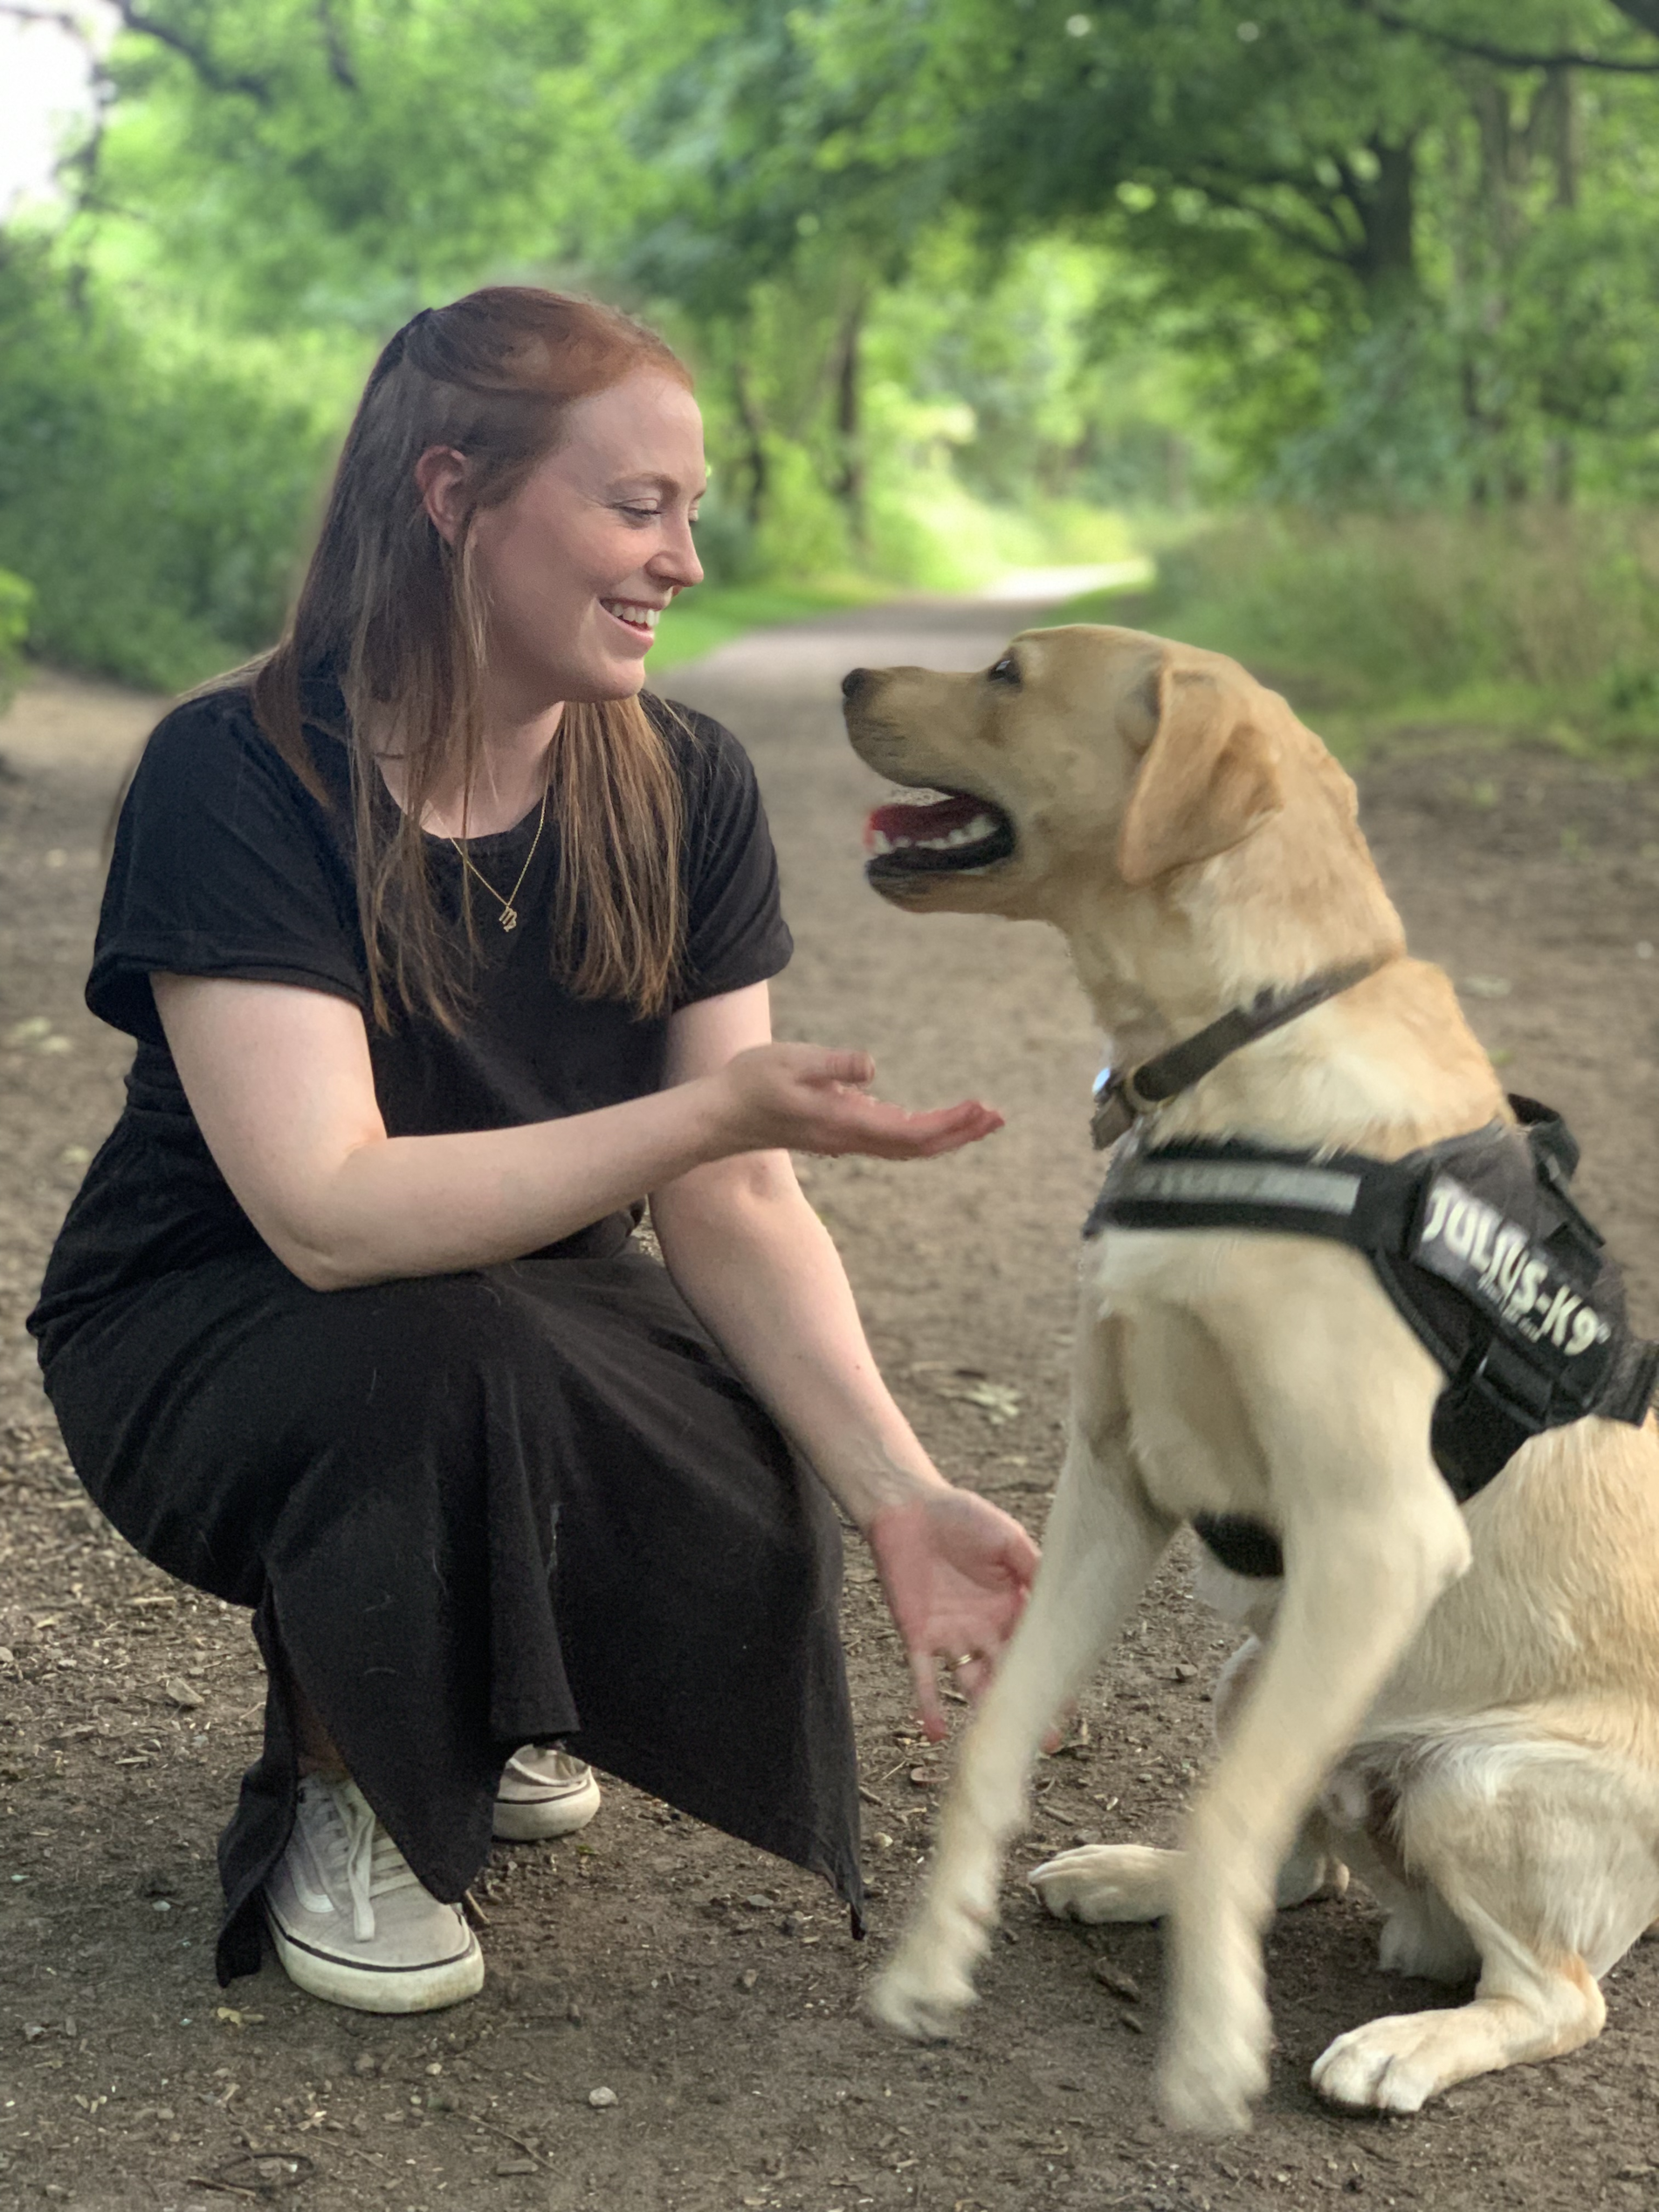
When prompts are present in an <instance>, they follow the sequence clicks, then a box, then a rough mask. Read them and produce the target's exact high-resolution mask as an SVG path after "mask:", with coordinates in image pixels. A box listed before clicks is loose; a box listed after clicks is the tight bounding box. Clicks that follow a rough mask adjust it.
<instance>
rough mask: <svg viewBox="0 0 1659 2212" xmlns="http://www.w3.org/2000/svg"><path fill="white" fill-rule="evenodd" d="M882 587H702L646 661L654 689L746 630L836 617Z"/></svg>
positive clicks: (678, 609) (662, 627)
mask: <svg viewBox="0 0 1659 2212" xmlns="http://www.w3.org/2000/svg"><path fill="white" fill-rule="evenodd" d="M878 589H879V587H878V586H876V585H874V584H871V583H869V582H864V581H861V580H860V579H857V578H856V577H849V578H847V579H846V580H844V581H843V582H841V583H839V584H836V583H821V584H815V585H811V586H794V585H789V584H727V585H721V584H699V586H698V588H697V589H696V591H695V592H693V593H692V596H691V597H690V598H687V599H677V600H676V601H675V602H674V603H673V605H672V606H671V607H670V608H669V610H667V612H666V613H665V614H664V617H663V618H662V621H661V623H660V624H658V626H657V643H656V644H654V645H653V646H652V647H651V657H650V658H649V660H648V661H647V662H646V664H645V666H646V673H647V675H648V676H649V678H650V679H651V682H652V683H653V684H656V683H657V682H658V681H659V680H660V679H661V678H662V676H663V674H664V672H665V671H666V670H668V669H671V668H676V667H678V665H679V664H680V662H681V661H685V660H695V659H696V658H697V657H698V656H699V653H710V652H712V651H714V648H715V647H716V646H717V645H725V644H730V643H731V641H732V639H733V637H742V636H743V634H744V632H745V631H750V630H764V629H768V628H769V627H770V626H771V625H772V624H775V623H782V622H803V621H805V620H806V619H807V618H808V617H809V616H812V615H824V614H833V613H834V612H835V611H836V609H837V608H841V607H856V606H858V605H860V604H861V603H863V602H864V601H865V600H868V599H870V598H872V597H874V596H876V593H877V591H878Z"/></svg>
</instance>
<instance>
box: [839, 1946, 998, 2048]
mask: <svg viewBox="0 0 1659 2212" xmlns="http://www.w3.org/2000/svg"><path fill="white" fill-rule="evenodd" d="M864 2002H865V2009H866V2011H867V2012H868V2013H869V2015H870V2016H871V2019H872V2020H875V2021H877V2022H879V2023H880V2025H881V2026H882V2027H884V2028H891V2029H893V2030H894V2031H895V2033H897V2034H898V2035H901V2036H908V2037H909V2038H910V2040H911V2042H912V2043H948V2042H949V2041H950V2039H951V2037H952V2036H953V2035H954V2034H955V2033H956V2029H957V2026H958V2024H959V2022H960V2020H961V2016H962V2014H963V2013H964V2012H965V2011H966V2010H967V2007H968V2006H969V2005H971V2004H972V2003H973V2002H974V1984H973V1982H972V1981H970V1980H969V1979H968V1977H967V1974H966V1973H964V1972H963V1971H962V1970H961V1969H960V1967H952V1966H949V1965H947V1964H946V1963H945V1962H944V1961H943V1960H941V1959H940V1957H939V1955H938V1953H937V1951H936V1950H935V1949H934V1947H933V1946H931V1945H926V1944H923V1943H919V1942H918V1941H917V1940H915V1939H914V1938H910V1939H907V1940H905V1942H904V1943H903V1944H901V1945H900V1947H899V1948H898V1952H897V1953H896V1954H895V1955H894V1957H893V1958H892V1959H891V1960H890V1961H889V1963H888V1964H887V1965H886V1966H885V1967H883V1969H882V1971H881V1973H880V1974H878V1975H877V1977H876V1980H875V1981H874V1983H873V1984H872V1986H871V1990H870V1994H869V1995H868V1997H867V1998H866V1999H865V2001H864Z"/></svg>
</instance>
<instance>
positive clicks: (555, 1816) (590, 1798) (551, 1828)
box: [494, 1768, 599, 1843]
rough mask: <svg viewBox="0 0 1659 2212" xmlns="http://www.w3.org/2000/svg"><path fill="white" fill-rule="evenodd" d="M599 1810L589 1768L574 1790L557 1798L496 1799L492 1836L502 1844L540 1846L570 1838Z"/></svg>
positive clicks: (597, 1793)
mask: <svg viewBox="0 0 1659 2212" xmlns="http://www.w3.org/2000/svg"><path fill="white" fill-rule="evenodd" d="M598 1810H599V1783H598V1781H597V1779H596V1778H595V1775H594V1774H593V1772H592V1770H591V1768H590V1769H589V1773H588V1776H587V1779H586V1780H585V1781H582V1783H581V1784H580V1785H579V1786H578V1787H577V1788H575V1789H569V1790H564V1791H561V1793H560V1794H559V1795H557V1796H553V1797H543V1798H530V1799H528V1800H526V1799H522V1798H513V1797H498V1798H497V1799H496V1801H495V1822H494V1833H495V1835H496V1836H497V1838H498V1839H499V1841H500V1842H502V1843H546V1842H547V1840H548V1839H549V1838H550V1837H552V1836H573V1835H574V1834H575V1831H576V1830H577V1829H579V1828H586V1826H587V1825H588V1823H589V1821H590V1820H591V1819H592V1818H593V1816H594V1815H595V1813H596V1812H597V1811H598Z"/></svg>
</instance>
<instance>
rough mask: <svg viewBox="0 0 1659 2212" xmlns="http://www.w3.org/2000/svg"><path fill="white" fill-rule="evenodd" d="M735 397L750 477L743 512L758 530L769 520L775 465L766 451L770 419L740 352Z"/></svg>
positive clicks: (735, 371)
mask: <svg viewBox="0 0 1659 2212" xmlns="http://www.w3.org/2000/svg"><path fill="white" fill-rule="evenodd" d="M732 396H733V402H734V403H735V405H736V408H737V418H738V421H739V422H740V424H742V426H743V467H744V472H745V475H746V477H747V485H746V486H745V491H744V498H743V512H744V513H745V514H746V515H747V518H748V523H749V527H750V529H752V530H758V529H759V528H760V527H761V523H762V522H763V521H764V520H766V505H767V500H768V496H769V495H770V493H771V490H772V466H771V462H770V460H769V459H768V455H767V450H766V420H765V417H763V416H762V415H761V410H760V407H759V405H758V404H757V403H756V401H755V397H754V387H753V386H752V385H751V383H750V382H749V371H748V364H747V362H745V361H744V360H743V358H742V356H741V355H740V356H739V357H738V359H737V360H736V361H735V362H733V364H732Z"/></svg>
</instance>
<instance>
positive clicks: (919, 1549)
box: [864, 1483, 1037, 1743]
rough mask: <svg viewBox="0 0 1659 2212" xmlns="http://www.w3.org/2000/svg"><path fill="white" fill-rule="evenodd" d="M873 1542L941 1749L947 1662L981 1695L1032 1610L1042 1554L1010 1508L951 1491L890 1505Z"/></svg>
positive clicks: (921, 1706)
mask: <svg viewBox="0 0 1659 2212" xmlns="http://www.w3.org/2000/svg"><path fill="white" fill-rule="evenodd" d="M864 1536H865V1539H866V1540H867V1541H868V1543H869V1546H870V1548H871V1552H872V1553H873V1554H875V1560H876V1567H877V1570H878V1573H879V1574H880V1576H881V1584H882V1588H883V1589H884V1590H885V1593H886V1596H887V1603H888V1607H889V1609H891V1613H892V1616H893V1620H894V1622H895V1623H896V1625H897V1627H898V1633H899V1634H900V1636H902V1637H903V1638H904V1639H905V1650H906V1651H907V1652H908V1654H909V1656H910V1671H911V1678H912V1682H913V1683H914V1685H915V1689H916V1710H917V1712H919V1715H920V1716H921V1723H922V1726H923V1727H924V1729H926V1733H927V1736H928V1739H929V1740H930V1741H931V1742H933V1743H938V1742H939V1741H940V1739H941V1738H942V1737H943V1736H944V1735H945V1733H946V1732H947V1724H946V1719H945V1712H944V1708H943V1706H941V1705H940V1695H939V1664H940V1661H941V1660H942V1661H943V1662H944V1664H945V1665H946V1666H947V1668H948V1669H949V1670H950V1671H951V1674H952V1676H953V1679H954V1681H955V1683H956V1685H957V1686H958V1687H959V1688H960V1689H961V1690H963V1691H965V1692H967V1695H968V1696H969V1697H971V1698H977V1697H978V1696H979V1694H980V1692H981V1690H983V1689H984V1687H985V1685H986V1684H987V1683H988V1681H989V1680H990V1678H991V1676H992V1673H993V1672H994V1671H995V1666H996V1662H997V1660H998V1659H999V1657H1001V1656H1002V1648H1003V1646H1004V1645H1005V1644H1006V1643H1007V1642H1008V1638H1009V1637H1011V1636H1012V1635H1013V1633H1014V1630H1015V1623H1017V1622H1018V1620H1019V1617H1020V1615H1021V1613H1022V1610H1023V1609H1024V1606H1025V1600H1026V1596H1027V1594H1028V1592H1029V1589H1030V1587H1031V1578H1032V1576H1033V1575H1035V1574H1036V1568H1037V1547H1036V1545H1035V1544H1034V1543H1033V1542H1032V1541H1031V1539H1030V1538H1029V1536H1028V1535H1027V1534H1026V1533H1025V1531H1024V1530H1023V1529H1022V1527H1021V1526H1020V1524H1019V1522H1018V1521H1016V1520H1015V1519H1012V1518H1011V1517H1010V1516H1009V1515H1008V1514H1007V1513H1003V1512H1002V1509H1001V1507H1000V1506H993V1505H992V1504H991V1503H990V1501H989V1499H985V1498H979V1497H976V1496H975V1495H974V1492H972V1491H971V1490H957V1489H954V1488H953V1487H952V1486H951V1485H949V1484H948V1483H940V1485H939V1486H938V1487H937V1488H936V1489H935V1488H928V1489H926V1490H924V1491H923V1492H921V1494H920V1495H919V1497H917V1498H914V1499H909V1500H907V1501H905V1503H904V1504H902V1505H894V1506H884V1507H883V1508H882V1509H881V1510H880V1511H879V1512H878V1513H876V1515H875V1516H874V1518H873V1519H871V1521H870V1523H869V1525H868V1526H866V1528H865V1530H864Z"/></svg>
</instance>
